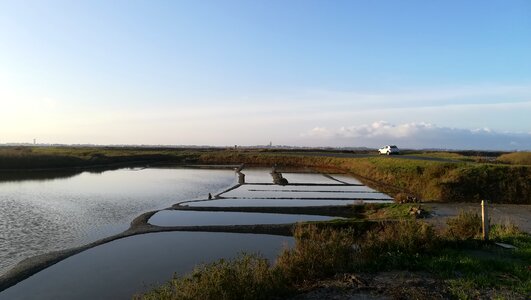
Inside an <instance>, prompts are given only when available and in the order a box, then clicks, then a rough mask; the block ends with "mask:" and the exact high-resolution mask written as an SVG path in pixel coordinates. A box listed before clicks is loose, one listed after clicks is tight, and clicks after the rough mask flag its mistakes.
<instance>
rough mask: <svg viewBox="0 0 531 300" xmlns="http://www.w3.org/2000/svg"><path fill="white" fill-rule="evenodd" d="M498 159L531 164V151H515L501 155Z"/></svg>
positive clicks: (511, 162) (512, 163)
mask: <svg viewBox="0 0 531 300" xmlns="http://www.w3.org/2000/svg"><path fill="white" fill-rule="evenodd" d="M496 160H497V161H499V162H501V163H505V164H511V165H531V152H513V153H508V154H503V155H500V157H498V158H497V159H496Z"/></svg>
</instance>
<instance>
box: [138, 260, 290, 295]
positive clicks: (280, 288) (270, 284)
mask: <svg viewBox="0 0 531 300" xmlns="http://www.w3.org/2000/svg"><path fill="white" fill-rule="evenodd" d="M286 291H287V286H286V285H285V283H284V280H283V278H282V276H281V275H280V273H278V271H276V270H274V269H273V268H271V267H270V266H269V263H268V261H267V260H266V259H264V258H262V257H260V256H257V255H249V254H243V255H241V256H239V257H238V258H237V259H234V260H223V259H221V260H219V261H217V262H214V263H211V264H207V265H202V266H199V267H197V268H196V269H195V270H194V271H193V272H192V273H191V274H190V275H187V276H184V277H176V278H174V279H173V280H171V281H169V282H168V283H166V284H165V285H162V286H160V287H158V288H156V289H154V290H152V291H150V292H148V293H146V294H144V295H141V296H137V297H135V298H136V299H145V300H148V299H172V300H177V299H205V300H208V299H212V300H218V299H226V300H229V299H268V298H271V295H282V294H284V293H285V292H286Z"/></svg>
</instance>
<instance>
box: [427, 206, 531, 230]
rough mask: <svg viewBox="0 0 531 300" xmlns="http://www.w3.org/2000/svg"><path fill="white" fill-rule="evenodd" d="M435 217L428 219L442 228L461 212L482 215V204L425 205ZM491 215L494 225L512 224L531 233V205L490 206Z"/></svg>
mask: <svg viewBox="0 0 531 300" xmlns="http://www.w3.org/2000/svg"><path fill="white" fill-rule="evenodd" d="M423 205H424V206H425V207H426V208H428V209H429V210H430V211H432V213H433V216H432V217H431V218H428V219H426V220H427V221H428V222H430V223H432V224H434V225H435V226H436V227H437V228H442V227H444V226H445V224H446V220H447V219H448V218H449V217H453V216H456V215H457V214H459V212H460V211H471V212H477V213H478V214H481V205H480V203H425V204H423ZM489 214H490V219H491V223H492V224H505V223H507V222H511V223H513V224H515V225H517V226H518V227H519V228H520V230H522V231H525V232H527V233H531V205H519V204H490V205H489Z"/></svg>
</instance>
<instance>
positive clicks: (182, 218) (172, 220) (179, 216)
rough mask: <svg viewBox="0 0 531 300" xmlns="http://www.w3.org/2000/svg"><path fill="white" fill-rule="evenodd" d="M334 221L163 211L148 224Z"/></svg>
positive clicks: (190, 224)
mask: <svg viewBox="0 0 531 300" xmlns="http://www.w3.org/2000/svg"><path fill="white" fill-rule="evenodd" d="M332 219H338V218H336V217H326V216H315V215H296V214H270V213H250V212H246V213H241V212H225V211H189V210H186V211H183V210H162V211H159V212H158V213H156V214H154V215H153V216H152V217H151V218H150V219H149V221H148V222H149V224H152V225H156V226H205V225H254V224H289V223H296V222H303V221H328V220H332Z"/></svg>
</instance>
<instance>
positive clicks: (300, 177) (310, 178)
mask: <svg viewBox="0 0 531 300" xmlns="http://www.w3.org/2000/svg"><path fill="white" fill-rule="evenodd" d="M282 177H284V178H286V179H287V180H288V182H289V183H331V184H332V183H338V182H337V181H335V180H333V179H331V178H328V177H326V176H325V175H323V174H316V173H282Z"/></svg>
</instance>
